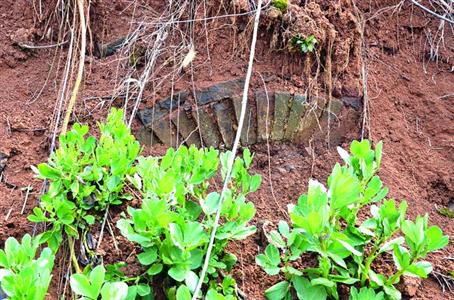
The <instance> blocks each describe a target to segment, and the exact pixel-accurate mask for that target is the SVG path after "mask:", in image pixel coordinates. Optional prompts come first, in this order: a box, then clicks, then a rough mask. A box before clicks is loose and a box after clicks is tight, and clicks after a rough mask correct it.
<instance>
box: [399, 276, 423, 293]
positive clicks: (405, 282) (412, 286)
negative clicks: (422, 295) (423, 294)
mask: <svg viewBox="0 0 454 300" xmlns="http://www.w3.org/2000/svg"><path fill="white" fill-rule="evenodd" d="M420 284H421V279H420V278H416V277H410V276H403V277H402V286H403V291H402V292H403V294H405V295H407V296H409V297H414V296H416V292H417V291H418V288H419V285H420Z"/></svg>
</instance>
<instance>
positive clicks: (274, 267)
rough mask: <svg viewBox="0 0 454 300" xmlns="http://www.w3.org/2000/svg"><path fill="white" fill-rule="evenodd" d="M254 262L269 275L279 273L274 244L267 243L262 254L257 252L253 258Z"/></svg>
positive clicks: (277, 254) (278, 258)
mask: <svg viewBox="0 0 454 300" xmlns="http://www.w3.org/2000/svg"><path fill="white" fill-rule="evenodd" d="M255 261H256V263H257V264H258V265H259V266H260V267H262V268H263V269H264V270H265V272H266V273H267V274H269V275H277V274H279V271H280V268H279V267H278V266H279V264H280V262H281V257H280V253H279V250H278V249H277V248H276V246H274V245H272V244H269V245H268V246H267V247H266V248H265V253H264V254H259V255H257V257H256V258H255Z"/></svg>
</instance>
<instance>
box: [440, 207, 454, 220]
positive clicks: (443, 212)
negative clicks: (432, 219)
mask: <svg viewBox="0 0 454 300" xmlns="http://www.w3.org/2000/svg"><path fill="white" fill-rule="evenodd" d="M438 213H439V214H440V215H442V216H445V217H448V218H451V219H452V218H454V211H452V210H450V209H449V208H447V207H442V208H440V209H439V210H438Z"/></svg>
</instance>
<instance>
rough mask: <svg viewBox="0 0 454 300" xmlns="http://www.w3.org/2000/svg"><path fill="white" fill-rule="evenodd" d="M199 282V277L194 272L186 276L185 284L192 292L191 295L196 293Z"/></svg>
mask: <svg viewBox="0 0 454 300" xmlns="http://www.w3.org/2000/svg"><path fill="white" fill-rule="evenodd" d="M198 282H199V276H197V274H196V273H194V272H193V271H189V272H188V273H187V274H186V277H185V279H184V283H185V284H186V286H187V287H188V288H189V291H191V293H194V291H195V289H196V287H197V283H198Z"/></svg>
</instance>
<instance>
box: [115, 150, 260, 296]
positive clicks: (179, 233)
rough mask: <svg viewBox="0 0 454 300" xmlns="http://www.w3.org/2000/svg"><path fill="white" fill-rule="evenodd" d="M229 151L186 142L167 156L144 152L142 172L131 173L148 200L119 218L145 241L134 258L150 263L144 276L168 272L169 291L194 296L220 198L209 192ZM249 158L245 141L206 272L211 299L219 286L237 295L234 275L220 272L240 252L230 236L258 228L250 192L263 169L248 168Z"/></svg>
mask: <svg viewBox="0 0 454 300" xmlns="http://www.w3.org/2000/svg"><path fill="white" fill-rule="evenodd" d="M230 155H232V154H231V153H230V152H226V153H223V154H221V155H220V156H219V153H218V151H216V150H214V149H213V148H211V149H209V150H206V149H205V150H203V149H202V150H199V149H197V148H195V147H194V146H192V147H190V148H189V149H188V148H186V147H184V146H182V147H180V148H179V149H178V150H174V149H169V150H168V151H167V153H166V155H165V156H164V157H162V158H156V157H147V158H143V157H141V158H139V163H138V165H137V173H136V174H135V175H134V176H129V177H128V178H129V180H130V181H131V183H132V184H133V185H134V186H135V187H136V189H137V190H139V191H140V192H141V195H142V197H143V200H142V203H141V206H140V208H132V207H129V208H128V214H129V218H123V219H121V220H120V221H119V222H118V224H117V227H118V228H119V229H120V231H121V233H122V235H124V236H125V237H126V238H128V239H129V240H130V241H132V242H134V243H137V244H138V245H139V246H140V247H141V249H142V251H141V253H139V254H138V255H137V258H138V260H139V262H140V263H141V264H142V265H144V266H146V268H147V271H146V276H144V277H143V278H142V279H141V280H142V281H145V282H150V281H151V280H152V279H153V277H155V276H158V275H159V276H160V277H159V278H163V277H164V278H165V280H164V282H165V283H166V284H167V286H166V287H165V290H166V293H167V296H168V298H169V299H175V297H176V299H190V298H191V293H192V292H193V291H194V290H195V287H196V284H197V282H198V280H199V277H198V276H199V275H198V274H199V272H200V270H201V267H202V262H203V257H204V256H205V254H206V249H207V247H208V242H209V234H210V232H211V230H212V228H213V225H214V219H215V214H216V210H217V207H218V206H219V199H220V195H219V193H217V192H215V191H212V192H210V191H211V190H213V188H214V187H212V186H211V185H210V182H211V179H212V178H213V177H214V176H215V175H216V174H218V173H219V172H218V169H219V165H220V164H221V165H222V167H221V172H220V173H221V177H224V176H225V173H226V163H227V161H228V159H229V157H230ZM251 161H252V156H251V154H250V152H249V150H247V149H246V150H245V151H244V153H243V158H239V157H237V158H236V160H235V164H234V169H233V172H232V179H231V182H230V184H229V189H228V191H227V193H226V196H225V200H224V202H223V206H222V212H221V224H220V226H219V228H218V231H217V234H216V241H215V246H214V250H213V252H212V255H211V261H210V264H209V268H208V275H207V278H205V279H204V282H205V284H206V285H205V286H206V290H208V294H207V295H210V296H207V297H208V298H207V299H224V298H219V297H217V296H216V295H217V294H221V295H222V297H224V296H226V299H232V298H231V296H232V295H233V294H232V293H233V291H234V289H233V288H229V287H230V286H231V285H232V284H233V285H234V280H233V279H232V278H229V279H228V280H227V281H226V279H227V278H228V277H226V278H224V280H221V274H222V273H224V274H228V273H229V272H230V271H231V270H232V267H233V265H234V264H235V262H236V260H237V258H236V257H235V256H234V255H233V254H231V253H228V252H226V250H225V248H226V246H227V245H228V243H229V241H232V240H242V239H245V238H246V237H248V236H249V235H251V234H253V233H254V232H255V230H256V228H255V226H250V225H249V222H250V220H251V219H252V218H253V217H254V214H255V207H254V204H253V203H252V202H247V201H246V196H247V195H248V194H249V193H251V192H254V191H256V190H257V189H258V188H259V186H260V182H261V177H260V176H259V175H254V176H251V175H249V174H248V171H247V169H248V168H249V166H250V164H251Z"/></svg>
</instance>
